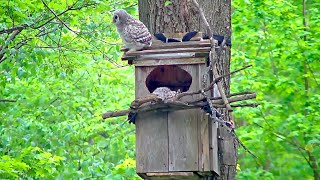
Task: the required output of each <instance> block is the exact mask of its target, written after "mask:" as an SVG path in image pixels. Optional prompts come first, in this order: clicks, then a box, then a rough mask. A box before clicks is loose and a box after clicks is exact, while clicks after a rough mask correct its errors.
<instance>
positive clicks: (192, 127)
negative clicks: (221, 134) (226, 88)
mask: <svg viewBox="0 0 320 180" xmlns="http://www.w3.org/2000/svg"><path fill="white" fill-rule="evenodd" d="M179 67H180V68H181V69H183V70H185V71H187V72H188V73H189V74H190V75H191V76H192V78H193V80H192V84H191V86H190V88H189V90H188V91H195V90H197V89H198V88H199V82H198V79H199V73H200V72H199V65H180V66H179ZM189 98H191V97H189ZM194 98H196V97H194ZM186 100H189V99H187V98H186ZM199 113H201V111H200V110H197V109H193V110H181V111H175V112H169V113H168V131H169V171H198V170H199V165H198V164H199V162H198V120H199V118H198V116H199Z"/></svg>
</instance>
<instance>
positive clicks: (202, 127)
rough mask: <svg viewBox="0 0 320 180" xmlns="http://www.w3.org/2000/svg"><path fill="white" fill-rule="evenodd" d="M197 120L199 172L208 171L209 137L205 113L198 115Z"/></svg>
mask: <svg viewBox="0 0 320 180" xmlns="http://www.w3.org/2000/svg"><path fill="white" fill-rule="evenodd" d="M198 118H199V120H198V142H199V144H198V145H199V154H198V155H199V157H198V159H199V171H200V172H203V171H210V164H211V163H210V160H212V159H211V158H210V147H209V142H210V135H209V133H210V132H209V128H208V126H209V121H208V115H206V113H204V112H203V113H201V114H199V117H198Z"/></svg>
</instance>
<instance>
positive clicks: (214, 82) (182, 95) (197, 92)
mask: <svg viewBox="0 0 320 180" xmlns="http://www.w3.org/2000/svg"><path fill="white" fill-rule="evenodd" d="M251 66H252V65H248V66H245V67H243V68H241V69H238V70H235V71H233V72H231V73H229V74H225V75H222V76H219V77H218V78H216V79H215V80H214V81H213V82H212V83H211V84H210V85H209V86H208V87H206V88H205V89H203V91H204V92H207V91H209V90H211V89H212V88H213V86H214V84H216V83H218V82H219V81H220V80H221V79H222V78H224V77H226V76H229V75H232V74H235V73H237V72H239V71H242V70H244V69H247V68H249V67H251ZM201 92H202V90H198V91H194V92H184V93H180V94H178V95H177V97H176V99H178V100H179V99H181V98H182V97H184V96H187V95H195V94H200V93H201Z"/></svg>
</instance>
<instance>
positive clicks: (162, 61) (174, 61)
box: [133, 58, 205, 66]
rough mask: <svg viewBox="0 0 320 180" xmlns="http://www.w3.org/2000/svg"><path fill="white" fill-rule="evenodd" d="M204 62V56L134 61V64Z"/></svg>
mask: <svg viewBox="0 0 320 180" xmlns="http://www.w3.org/2000/svg"><path fill="white" fill-rule="evenodd" d="M204 63H205V59H204V58H188V59H168V60H143V61H141V60H136V61H133V64H134V65H135V66H159V65H178V64H204Z"/></svg>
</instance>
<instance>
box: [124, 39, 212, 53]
mask: <svg viewBox="0 0 320 180" xmlns="http://www.w3.org/2000/svg"><path fill="white" fill-rule="evenodd" d="M199 47H211V43H210V41H209V40H202V41H186V42H172V43H163V42H162V41H158V40H157V41H156V42H152V45H151V46H150V47H146V48H144V49H143V51H144V50H155V49H175V48H199ZM127 50H128V49H126V48H121V49H120V51H127Z"/></svg>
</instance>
